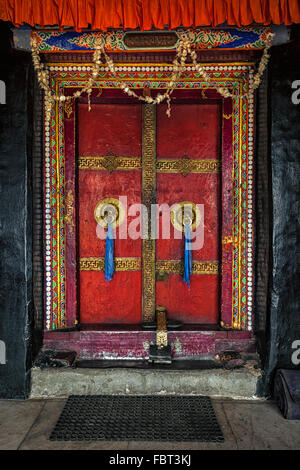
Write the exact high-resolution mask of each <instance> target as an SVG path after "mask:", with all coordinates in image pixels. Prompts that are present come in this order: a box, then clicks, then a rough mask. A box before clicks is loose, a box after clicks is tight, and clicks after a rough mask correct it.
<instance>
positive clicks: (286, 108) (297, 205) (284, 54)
mask: <svg viewBox="0 0 300 470" xmlns="http://www.w3.org/2000/svg"><path fill="white" fill-rule="evenodd" d="M299 57H300V33H299V26H297V27H295V28H294V30H293V33H292V42H291V43H290V44H286V45H282V46H277V47H274V48H273V50H272V53H271V60H270V67H269V124H270V128H269V144H270V152H269V157H270V160H269V164H270V175H269V184H270V187H269V188H267V189H266V191H269V192H270V200H269V207H270V210H269V215H270V220H271V223H270V239H269V245H270V251H269V254H270V267H269V281H268V290H269V295H268V308H267V318H266V325H267V329H266V332H265V337H264V339H265V356H266V357H265V361H264V373H263V377H262V379H261V380H260V382H259V387H258V391H259V393H260V394H262V395H267V396H268V395H271V394H272V385H273V377H274V373H275V371H276V369H278V368H289V369H291V368H299V365H298V366H297V365H295V364H293V363H292V360H291V358H292V354H293V352H294V349H292V343H293V341H295V340H300V296H299V290H300V272H299V254H300V248H299V246H300V245H299V234H300V227H299V219H300V210H299V209H300V197H299V188H300V104H298V105H296V104H293V102H292V93H293V91H295V90H293V89H292V83H293V81H294V80H300V60H299ZM266 158H268V154H267V155H266ZM267 222H268V218H267V219H266V223H267ZM257 242H258V243H259V240H257Z"/></svg>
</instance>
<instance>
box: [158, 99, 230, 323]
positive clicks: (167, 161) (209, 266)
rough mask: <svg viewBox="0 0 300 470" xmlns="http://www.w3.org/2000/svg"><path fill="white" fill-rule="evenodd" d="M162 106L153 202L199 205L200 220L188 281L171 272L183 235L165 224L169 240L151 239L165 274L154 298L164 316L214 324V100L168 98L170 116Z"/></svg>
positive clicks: (217, 139) (217, 146) (217, 142)
mask: <svg viewBox="0 0 300 470" xmlns="http://www.w3.org/2000/svg"><path fill="white" fill-rule="evenodd" d="M176 103H178V100H177V102H176ZM165 111H166V109H165V106H158V108H157V160H158V162H161V164H160V165H159V168H162V169H163V170H164V171H161V172H160V171H158V172H157V177H156V178H157V180H156V181H157V202H158V204H159V205H160V204H168V205H169V206H172V205H174V204H178V203H180V202H185V201H187V202H191V203H193V204H199V205H202V207H201V206H200V208H202V210H203V214H202V213H201V220H199V222H200V224H204V226H203V227H202V229H201V227H198V228H199V242H200V235H201V230H203V232H202V235H203V246H202V248H200V249H195V250H192V257H193V261H194V274H192V276H191V285H190V287H188V286H187V284H186V283H184V282H183V280H182V270H181V272H176V271H178V266H179V263H178V261H179V260H182V259H183V256H184V237H183V238H182V239H175V238H174V237H172V230H171V237H170V240H164V239H162V238H161V237H160V238H159V239H158V240H157V244H156V259H157V263H156V264H157V268H159V266H160V265H162V266H163V267H164V268H165V270H166V271H167V276H165V278H164V277H163V276H162V279H163V280H161V281H159V280H158V281H157V283H156V303H157V304H160V305H163V306H165V307H166V308H167V315H168V318H172V319H176V320H179V321H181V322H183V323H194V324H199V323H201V324H208V323H215V324H216V323H218V319H219V292H220V289H219V287H220V286H219V275H218V274H216V273H217V271H218V261H219V257H220V248H219V237H220V203H219V201H220V152H221V130H220V122H221V121H220V105H219V104H217V103H212V104H206V103H203V102H202V103H200V102H199V103H198V104H197V103H196V102H194V103H192V104H189V103H186V102H183V103H182V104H179V103H178V104H174V103H173V104H172V114H171V118H168V117H167V116H166V112H165ZM179 161H180V162H179ZM161 220H162V217H160V221H161ZM199 246H201V244H200V243H199ZM168 271H169V273H168ZM174 271H175V272H174ZM158 279H159V277H158Z"/></svg>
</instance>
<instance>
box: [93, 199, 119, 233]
mask: <svg viewBox="0 0 300 470" xmlns="http://www.w3.org/2000/svg"><path fill="white" fill-rule="evenodd" d="M94 215H95V219H96V221H97V223H98V224H99V225H101V226H102V227H107V223H108V222H110V223H111V226H112V227H113V228H116V227H118V226H119V225H120V224H122V222H123V220H124V217H125V209H124V206H123V204H122V203H121V202H120V201H119V200H118V199H114V198H105V199H102V201H99V202H98V204H97V205H96V207H95V211H94Z"/></svg>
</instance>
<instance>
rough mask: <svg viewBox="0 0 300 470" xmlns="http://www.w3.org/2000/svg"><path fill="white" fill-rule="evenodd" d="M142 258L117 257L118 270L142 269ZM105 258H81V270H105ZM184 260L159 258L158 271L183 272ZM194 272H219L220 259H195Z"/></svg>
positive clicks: (116, 266) (116, 268)
mask: <svg viewBox="0 0 300 470" xmlns="http://www.w3.org/2000/svg"><path fill="white" fill-rule="evenodd" d="M141 266H142V263H141V258H115V270H116V271H140V270H141ZM104 267H105V260H104V258H80V271H104ZM183 267H184V266H183V261H182V260H157V261H156V271H157V272H159V273H168V274H183ZM193 274H219V262H218V261H193Z"/></svg>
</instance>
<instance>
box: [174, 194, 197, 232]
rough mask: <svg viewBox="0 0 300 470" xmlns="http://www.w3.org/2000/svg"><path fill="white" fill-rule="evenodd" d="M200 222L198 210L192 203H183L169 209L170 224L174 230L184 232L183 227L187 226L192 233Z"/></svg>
mask: <svg viewBox="0 0 300 470" xmlns="http://www.w3.org/2000/svg"><path fill="white" fill-rule="evenodd" d="M200 221H201V214H200V209H199V207H198V206H197V204H195V203H194V202H191V201H183V202H179V203H178V204H175V205H174V206H173V207H172V209H171V222H172V225H173V226H174V228H176V229H177V230H179V231H181V232H184V227H185V226H187V225H188V226H189V227H190V230H191V231H194V230H195V229H196V228H197V227H198V225H199V224H200Z"/></svg>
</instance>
